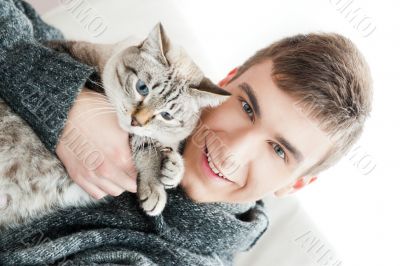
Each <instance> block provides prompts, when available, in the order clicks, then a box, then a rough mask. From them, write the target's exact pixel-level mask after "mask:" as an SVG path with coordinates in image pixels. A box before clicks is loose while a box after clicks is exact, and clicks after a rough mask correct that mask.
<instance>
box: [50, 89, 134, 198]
mask: <svg viewBox="0 0 400 266" xmlns="http://www.w3.org/2000/svg"><path fill="white" fill-rule="evenodd" d="M56 153H57V156H58V157H59V159H60V160H61V162H62V163H63V164H64V167H65V168H66V170H67V172H68V174H69V176H70V177H71V178H72V179H73V180H74V181H75V182H76V183H77V184H78V185H79V186H81V187H82V188H83V189H84V190H85V191H86V192H88V193H89V194H90V195H91V196H93V197H94V198H96V199H100V198H102V197H104V196H106V195H107V194H109V195H112V196H118V195H120V194H121V193H122V192H124V191H125V190H128V191H131V192H136V169H135V167H134V163H133V158H132V154H131V150H130V145H129V141H128V133H127V132H125V131H123V130H122V129H121V128H120V126H119V124H118V120H117V115H116V113H115V110H114V108H113V107H112V106H111V104H110V103H109V102H108V100H107V99H106V97H105V96H104V95H101V94H98V93H95V92H93V91H90V90H88V89H83V90H82V91H81V93H80V94H79V95H78V97H77V99H76V101H75V103H74V104H73V106H72V108H71V110H70V112H69V114H68V119H67V122H66V124H65V127H64V130H63V132H62V134H61V137H60V140H59V142H58V144H57V147H56Z"/></svg>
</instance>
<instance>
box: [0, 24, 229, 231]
mask: <svg viewBox="0 0 400 266" xmlns="http://www.w3.org/2000/svg"><path fill="white" fill-rule="evenodd" d="M46 45H47V46H49V47H51V48H53V49H55V50H57V51H60V52H66V53H69V54H70V55H71V56H72V57H74V58H76V59H77V60H79V61H81V62H83V63H86V64H88V65H92V66H95V67H96V68H97V69H98V72H99V76H100V80H101V82H102V85H101V86H100V87H101V88H103V89H104V93H105V95H106V97H107V99H108V100H109V101H110V103H111V104H112V105H113V107H114V108H115V110H116V113H117V116H118V120H119V124H120V126H121V128H122V129H124V130H126V131H127V132H129V133H130V143H131V149H132V153H133V155H134V159H133V160H134V163H135V166H136V169H137V172H138V178H137V182H138V184H137V185H138V186H137V196H138V198H139V200H140V203H141V206H142V208H143V210H144V211H145V212H146V213H147V214H149V215H153V216H154V215H158V214H160V213H161V212H162V210H163V209H164V206H165V204H166V201H167V194H166V191H165V189H168V188H173V187H176V186H177V185H178V184H179V182H180V181H181V178H182V176H183V172H184V166H183V159H182V157H181V155H180V154H179V152H178V146H179V144H180V142H181V141H182V140H184V139H185V138H187V137H188V136H189V134H190V133H191V132H192V131H193V130H194V128H195V126H196V124H197V122H198V118H199V113H200V111H201V109H202V108H204V107H207V106H217V105H219V104H220V103H222V102H223V101H224V100H226V99H227V98H228V97H229V95H230V94H229V93H228V92H226V91H224V90H222V89H220V88H219V87H218V86H216V85H214V84H213V83H212V82H211V81H210V80H209V79H207V78H205V77H204V75H203V73H202V72H201V70H200V69H199V68H198V67H197V66H196V65H195V63H194V62H193V61H192V60H191V59H190V58H189V57H188V56H187V55H186V54H185V52H184V51H183V50H182V49H181V48H178V47H176V46H173V45H172V44H171V42H170V41H169V39H168V38H167V36H166V34H165V31H164V29H163V27H162V26H161V24H158V25H157V26H156V27H155V28H154V29H153V30H152V31H151V33H150V34H149V35H148V37H147V38H146V39H145V40H144V41H143V42H141V43H140V44H139V45H134V44H133V43H127V41H123V42H120V43H117V44H115V45H113V46H107V45H99V44H91V43H87V42H75V41H51V42H49V43H46ZM96 202H99V201H98V200H96V199H94V198H92V197H91V196H90V195H89V194H87V193H86V192H85V191H84V190H82V189H81V188H80V187H79V186H78V185H76V184H75V183H74V182H73V181H72V180H71V179H70V178H69V177H68V175H67V173H66V171H65V169H64V167H63V166H62V164H61V162H60V161H59V160H58V158H57V157H56V156H54V155H53V154H52V153H50V152H49V151H48V150H47V149H46V148H45V147H44V145H43V144H42V142H41V141H40V140H39V139H38V137H37V136H36V135H35V133H34V132H33V131H32V130H31V128H30V127H29V126H28V125H27V124H26V123H25V121H23V120H22V119H21V118H20V117H19V116H17V115H16V114H15V113H13V112H12V111H11V109H10V108H9V107H8V106H7V105H6V104H5V102H4V101H3V100H1V99H0V205H2V206H0V227H5V226H10V225H13V224H19V223H22V222H25V221H26V220H27V219H30V218H33V217H38V216H41V215H43V214H45V213H47V212H50V211H52V210H55V209H57V208H63V207H67V206H84V205H87V204H90V203H96Z"/></svg>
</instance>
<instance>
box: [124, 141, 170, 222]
mask: <svg viewBox="0 0 400 266" xmlns="http://www.w3.org/2000/svg"><path fill="white" fill-rule="evenodd" d="M132 148H133V149H134V154H135V166H136V169H137V171H138V177H137V182H138V183H137V195H138V198H139V201H140V205H141V207H142V209H143V210H144V211H145V212H146V213H147V214H148V215H150V216H156V215H159V214H160V213H161V212H162V211H163V209H164V207H165V204H166V203H167V193H166V192H165V188H164V185H163V184H162V183H161V181H160V179H159V176H160V169H161V162H162V159H163V154H162V152H161V151H160V149H159V147H156V145H154V144H153V143H152V142H148V143H147V142H143V141H141V140H139V141H137V142H136V143H135V141H134V140H133V147H132Z"/></svg>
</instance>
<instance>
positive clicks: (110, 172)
mask: <svg viewBox="0 0 400 266" xmlns="http://www.w3.org/2000/svg"><path fill="white" fill-rule="evenodd" d="M133 173H134V174H133ZM96 175H97V176H103V177H104V178H106V179H108V180H109V181H111V182H112V183H114V184H115V185H118V186H119V187H121V188H123V189H124V190H127V191H130V192H136V171H135V170H134V169H133V170H132V171H131V173H130V175H128V174H127V173H125V171H123V169H122V168H120V167H117V166H115V165H114V164H112V163H106V162H104V163H103V164H102V165H101V166H100V167H99V168H98V169H97V171H96Z"/></svg>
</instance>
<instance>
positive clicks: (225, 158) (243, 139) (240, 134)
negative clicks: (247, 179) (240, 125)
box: [207, 130, 260, 170]
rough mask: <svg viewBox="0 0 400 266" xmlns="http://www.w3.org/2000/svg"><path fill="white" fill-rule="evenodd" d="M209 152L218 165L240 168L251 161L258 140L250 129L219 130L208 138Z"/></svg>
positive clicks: (257, 146)
mask: <svg viewBox="0 0 400 266" xmlns="http://www.w3.org/2000/svg"><path fill="white" fill-rule="evenodd" d="M208 142H209V141H208V140H207V146H210V147H209V148H210V149H211V150H210V151H211V154H212V155H213V156H214V157H216V158H215V160H217V163H218V165H219V166H221V167H222V168H225V169H228V168H229V169H230V170H232V169H238V168H242V167H244V166H245V165H247V164H248V163H249V162H251V161H252V160H253V159H254V157H255V156H256V154H257V152H258V151H259V149H260V142H259V141H258V137H257V136H256V135H255V134H254V132H252V131H250V130H235V131H234V132H221V133H218V134H216V135H215V136H214V137H213V138H210V142H211V144H210V145H208ZM213 159H214V158H213Z"/></svg>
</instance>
